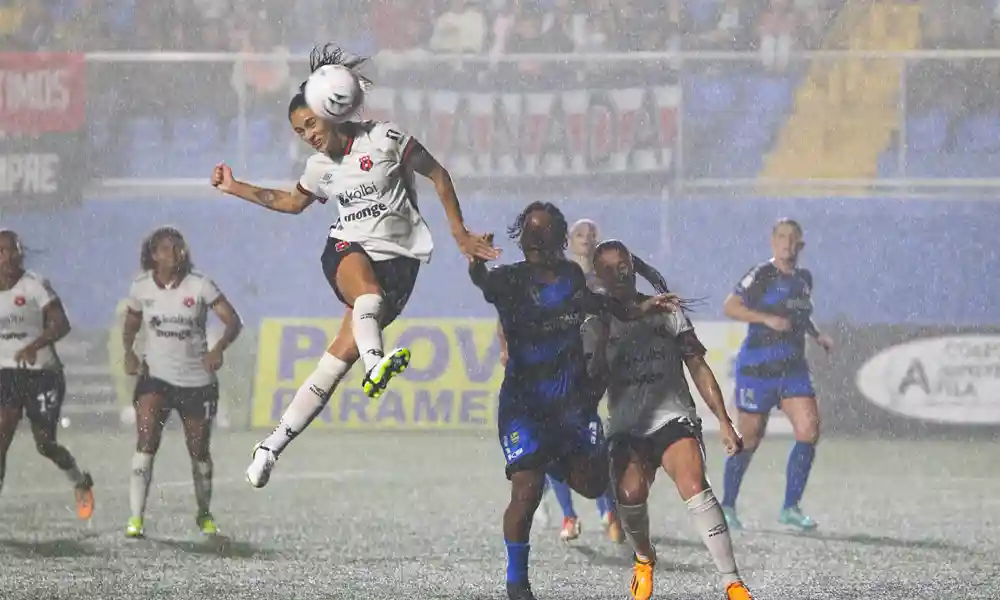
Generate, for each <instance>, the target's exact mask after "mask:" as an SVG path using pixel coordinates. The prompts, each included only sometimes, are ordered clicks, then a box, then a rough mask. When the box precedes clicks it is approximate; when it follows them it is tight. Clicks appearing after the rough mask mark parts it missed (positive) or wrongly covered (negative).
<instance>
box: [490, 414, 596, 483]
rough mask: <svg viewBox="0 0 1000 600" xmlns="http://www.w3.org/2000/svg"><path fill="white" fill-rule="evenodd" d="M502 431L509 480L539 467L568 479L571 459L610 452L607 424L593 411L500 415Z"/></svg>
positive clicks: (502, 443)
mask: <svg viewBox="0 0 1000 600" xmlns="http://www.w3.org/2000/svg"><path fill="white" fill-rule="evenodd" d="M499 434H500V445H501V446H502V447H503V454H504V458H505V459H506V461H507V479H510V478H511V475H513V474H514V473H516V472H518V471H529V470H536V469H540V470H543V471H545V472H546V473H548V474H549V475H552V476H553V477H555V478H556V479H560V480H561V479H565V477H566V474H567V472H568V468H569V464H568V463H569V460H570V459H572V458H575V457H593V456H599V455H602V454H605V453H606V452H607V444H606V442H605V439H604V426H603V425H602V424H601V418H600V417H599V416H598V415H597V411H594V410H584V409H574V410H571V411H568V412H566V413H563V414H560V415H558V416H551V417H549V416H539V415H529V414H525V413H519V414H510V415H504V414H501V416H500V419H499Z"/></svg>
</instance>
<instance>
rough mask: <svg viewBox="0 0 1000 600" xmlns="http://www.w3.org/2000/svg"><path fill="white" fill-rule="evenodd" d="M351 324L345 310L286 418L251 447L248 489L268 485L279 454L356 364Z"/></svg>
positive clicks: (282, 418) (350, 311)
mask: <svg viewBox="0 0 1000 600" xmlns="http://www.w3.org/2000/svg"><path fill="white" fill-rule="evenodd" d="M353 322H354V315H353V311H352V310H350V309H348V311H347V314H345V315H344V319H343V321H342V322H341V325H340V331H338V332H337V337H336V338H334V340H333V343H332V344H330V347H329V348H328V349H327V351H326V353H325V354H323V357H322V358H320V359H319V363H318V364H317V365H316V368H315V369H314V370H313V372H312V373H310V374H309V376H308V377H306V379H305V381H303V382H302V385H300V386H299V389H298V390H296V391H295V396H293V397H292V401H291V403H290V404H289V405H288V408H287V409H285V414H283V415H281V420H280V421H278V426H277V427H275V428H274V431H272V432H271V435H269V436H267V438H265V439H264V441H262V442H260V443H258V444H257V445H256V446H254V449H253V460H252V461H251V462H250V466H249V467H247V470H246V477H247V481H249V482H250V485H252V486H254V487H257V488H261V487H264V486H265V485H267V482H268V480H269V479H270V478H271V471H272V470H273V469H274V465H275V463H276V462H277V460H278V457H279V456H280V455H281V452H282V451H283V450H284V449H285V447H286V446H288V444H289V443H291V441H292V440H294V439H295V438H296V437H297V436H298V435H299V434H300V433H302V431H303V430H304V429H305V428H306V427H308V426H309V424H310V423H312V421H313V419H315V418H316V417H317V416H319V413H320V412H322V411H323V407H324V406H326V403H327V402H329V400H330V396H332V395H333V392H334V391H335V390H336V389H337V385H339V384H340V382H341V380H343V378H344V376H345V375H347V372H348V371H350V370H351V366H352V365H353V364H354V363H355V361H357V359H358V350H357V347H355V345H354V335H353V330H352V325H353Z"/></svg>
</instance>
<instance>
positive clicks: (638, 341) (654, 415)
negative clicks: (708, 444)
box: [583, 312, 705, 437]
mask: <svg viewBox="0 0 1000 600" xmlns="http://www.w3.org/2000/svg"><path fill="white" fill-rule="evenodd" d="M605 328H610V330H608V331H605ZM603 335H607V344H606V345H605V346H604V353H603V358H604V359H605V360H606V362H607V368H608V414H609V419H608V426H607V430H608V435H609V436H610V435H614V434H629V435H634V436H640V437H644V436H648V435H651V434H653V433H655V432H656V431H658V430H659V429H661V428H662V427H663V426H664V425H666V424H667V423H669V422H670V421H673V420H676V419H688V420H690V421H692V422H694V423H700V421H701V420H700V418H699V417H698V413H697V412H696V410H695V405H694V398H692V396H691V391H690V389H689V388H688V383H687V378H686V377H685V376H684V359H685V357H687V356H692V355H695V356H699V355H700V356H703V355H704V354H705V348H704V346H702V345H701V343H700V342H699V341H698V338H697V337H696V336H695V335H694V327H693V326H692V325H691V321H690V320H688V318H687V316H685V315H684V313H682V312H676V313H664V314H656V315H651V316H648V317H643V318H642V319H638V320H635V321H619V320H618V319H615V318H614V317H609V320H608V323H607V324H605V323H602V322H601V320H600V319H597V318H590V319H588V320H587V322H586V323H584V326H583V339H584V349H585V351H586V353H587V354H588V355H592V354H594V353H595V352H597V351H598V349H599V346H600V342H599V340H600V339H601V337H602V336H603ZM596 358H597V359H598V360H600V359H601V358H602V357H601V356H597V357H596Z"/></svg>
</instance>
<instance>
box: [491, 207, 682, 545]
mask: <svg viewBox="0 0 1000 600" xmlns="http://www.w3.org/2000/svg"><path fill="white" fill-rule="evenodd" d="M599 237H600V235H599V230H598V228H597V223H595V222H594V221H593V220H591V219H580V220H578V221H576V222H575V223H573V225H572V226H570V228H569V252H568V254H567V257H568V258H569V259H570V260H572V261H573V262H575V263H576V264H578V265H580V268H581V269H582V270H583V273H584V276H585V277H586V280H587V287H589V288H590V289H591V290H592V291H594V292H601V293H603V292H604V291H605V288H604V285H603V284H602V283H601V281H600V280H599V279H598V277H597V272H596V270H595V269H594V248H595V247H596V246H597V240H598V239H599ZM633 261H634V265H635V272H636V274H637V275H639V276H640V277H642V278H643V279H645V280H646V281H648V282H649V284H650V285H651V286H653V289H654V290H656V292H657V293H658V294H665V293H667V292H668V290H667V282H666V280H665V279H664V278H663V275H661V274H660V272H659V271H657V270H656V269H655V268H653V267H652V266H650V265H649V264H647V263H646V262H645V261H643V260H642V259H641V258H639V257H638V256H636V257H633ZM497 331H498V337H499V339H500V361H501V364H502V365H504V366H506V364H507V340H506V339H504V336H503V328H502V327H501V326H500V324H499V323H498V324H497ZM600 398H601V395H600V394H598V395H597V397H596V401H598V402H599V401H600ZM549 489H551V490H552V493H553V495H554V496H555V497H556V501H557V502H558V503H559V508H560V509H561V510H562V513H563V520H562V527H561V528H560V530H559V539H561V540H562V541H564V542H569V541H573V540H575V539H577V538H579V537H580V533H581V529H582V528H581V526H580V519H579V517H578V516H577V514H576V510H575V509H574V507H573V491H572V490H571V489H570V487H569V485H567V484H566V482H564V481H560V480H558V479H556V478H554V477H552V476H546V478H545V489H544V490H543V491H542V498H543V500H542V502H541V503H540V504H539V505H538V510H536V511H535V522H536V523H537V524H539V525H540V526H542V527H544V526H546V525H547V524H548V513H547V511H546V508H545V502H544V497H545V492H546V491H547V490H549ZM596 504H597V514H598V518H599V519H600V522H601V525H602V526H603V527H604V530H605V532H606V533H607V534H608V537H609V538H610V539H611V541H613V542H615V543H619V544H620V543H622V542H623V541H625V538H624V535H623V533H622V529H621V524H620V523H619V522H618V515H617V513H616V510H615V505H614V494H613V493H612V491H611V490H609V491H608V492H607V493H606V494H603V495H601V496H599V497H598V498H597V501H596Z"/></svg>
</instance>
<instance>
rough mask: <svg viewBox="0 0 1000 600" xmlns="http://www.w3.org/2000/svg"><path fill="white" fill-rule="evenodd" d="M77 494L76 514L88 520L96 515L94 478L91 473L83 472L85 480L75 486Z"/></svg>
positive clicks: (74, 491)
mask: <svg viewBox="0 0 1000 600" xmlns="http://www.w3.org/2000/svg"><path fill="white" fill-rule="evenodd" d="M73 493H74V495H75V496H76V516H77V517H78V518H80V519H81V520H84V521H86V520H88V519H90V517H92V516H94V480H93V478H91V476H90V473H84V474H83V481H82V482H80V483H79V484H78V485H77V486H76V487H74V488H73Z"/></svg>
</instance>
